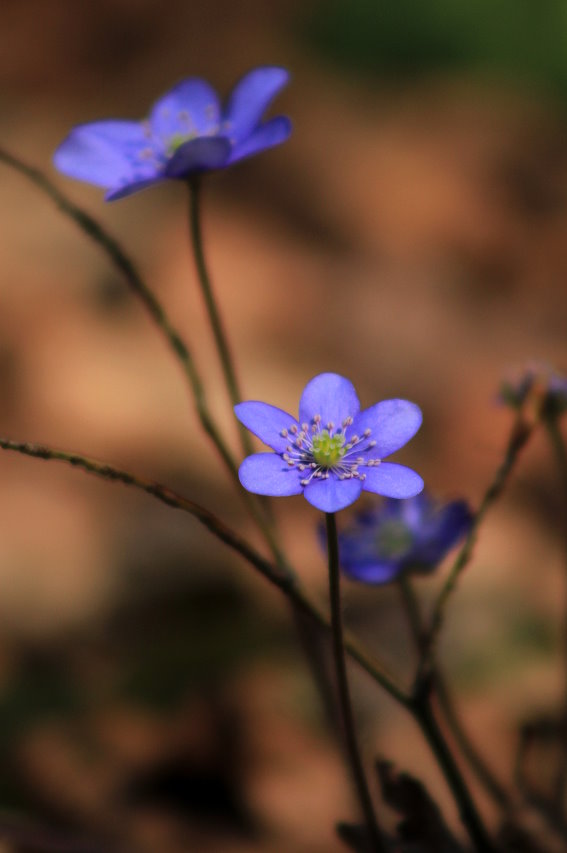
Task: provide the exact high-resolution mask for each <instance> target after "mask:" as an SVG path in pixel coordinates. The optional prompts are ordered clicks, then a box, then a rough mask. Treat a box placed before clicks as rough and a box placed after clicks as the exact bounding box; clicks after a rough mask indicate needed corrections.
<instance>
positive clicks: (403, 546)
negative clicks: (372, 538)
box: [376, 521, 413, 558]
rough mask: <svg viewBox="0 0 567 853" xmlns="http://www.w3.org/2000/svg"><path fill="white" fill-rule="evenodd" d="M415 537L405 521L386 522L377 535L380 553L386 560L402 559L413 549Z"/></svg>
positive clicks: (377, 545)
mask: <svg viewBox="0 0 567 853" xmlns="http://www.w3.org/2000/svg"><path fill="white" fill-rule="evenodd" d="M412 541H413V537H412V534H411V530H409V529H408V528H407V527H406V525H405V524H404V522H403V521H386V522H384V524H382V525H381V527H380V529H379V531H378V533H377V534H376V547H377V550H378V553H379V554H380V555H381V556H383V557H386V558H393V557H401V556H402V555H403V554H405V553H406V551H408V550H409V549H410V548H411V545H412Z"/></svg>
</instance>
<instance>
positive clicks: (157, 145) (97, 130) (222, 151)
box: [54, 66, 291, 201]
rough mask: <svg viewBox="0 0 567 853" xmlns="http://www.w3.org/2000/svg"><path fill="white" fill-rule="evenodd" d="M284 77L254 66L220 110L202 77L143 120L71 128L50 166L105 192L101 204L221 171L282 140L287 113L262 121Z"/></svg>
mask: <svg viewBox="0 0 567 853" xmlns="http://www.w3.org/2000/svg"><path fill="white" fill-rule="evenodd" d="M288 79H289V74H288V72H287V71H286V70H285V69H284V68H278V67H273V66H261V67H259V68H255V69H253V70H252V71H250V72H249V73H248V74H246V75H245V76H244V77H242V79H241V80H240V81H239V82H238V83H237V84H236V86H235V87H234V89H233V90H232V92H231V94H230V97H229V98H228V101H227V103H226V105H225V106H224V107H223V106H222V105H221V103H220V100H219V97H218V95H217V93H216V92H215V90H214V89H213V88H212V86H211V85H210V84H209V83H207V81H206V80H202V79H201V78H199V77H190V78H188V79H186V80H183V81H181V83H178V84H177V85H176V86H174V87H173V89H171V90H170V91H169V92H167V93H166V94H165V95H164V96H163V97H162V98H160V99H159V100H158V101H156V103H155V104H154V105H153V107H152V109H151V110H150V114H149V116H148V118H147V119H145V120H143V121H127V120H123V119H107V120H103V121H95V122H91V123H89V124H83V125H79V126H77V127H75V128H73V130H72V131H71V132H70V133H69V135H68V136H67V137H66V138H65V139H64V140H63V142H62V143H61V145H60V146H59V148H58V149H57V151H56V152H55V155H54V163H55V166H56V167H57V168H58V169H59V171H60V172H63V173H64V174H65V175H69V176H70V177H72V178H78V179H79V180H81V181H87V182H88V183H90V184H95V185H96V186H100V187H104V188H105V189H106V190H107V193H106V196H105V198H106V200H107V201H112V200H114V199H118V198H123V197H124V196H127V195H130V194H131V193H134V192H137V190H141V189H144V187H148V186H151V185H152V184H157V183H160V182H161V181H164V180H166V179H168V178H187V177H188V176H189V175H192V174H196V173H200V172H208V171H210V170H212V169H223V168H225V167H226V166H230V165H231V164H232V163H235V162H237V161H238V160H242V159H244V158H245V157H250V156H252V155H253V154H258V153H259V152H260V151H264V150H266V149H267V148H271V147H273V146H274V145H279V143H281V142H284V141H285V140H286V139H287V138H288V136H289V134H290V133H291V122H290V120H289V119H288V118H287V116H276V117H275V118H272V119H270V120H269V121H266V122H263V123H262V115H263V113H264V112H265V110H266V109H267V108H268V106H269V105H270V103H271V101H272V100H273V98H274V97H275V96H276V95H277V94H278V92H279V91H280V90H281V89H282V88H283V87H284V86H285V85H286V83H287V82H288Z"/></svg>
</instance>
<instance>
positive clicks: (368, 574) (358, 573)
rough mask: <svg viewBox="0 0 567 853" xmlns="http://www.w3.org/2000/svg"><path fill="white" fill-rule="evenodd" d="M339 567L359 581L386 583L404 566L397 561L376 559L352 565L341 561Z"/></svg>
mask: <svg viewBox="0 0 567 853" xmlns="http://www.w3.org/2000/svg"><path fill="white" fill-rule="evenodd" d="M341 568H342V570H343V572H344V574H345V575H348V577H350V578H352V579H353V580H356V581H360V582H361V583H372V584H386V583H390V582H391V581H393V580H395V579H396V578H397V577H399V575H400V573H401V572H402V571H403V568H404V567H403V565H401V564H400V563H399V562H397V563H396V562H393V561H385V562H383V563H381V562H379V561H378V560H377V561H376V562H369V563H366V564H359V565H352V566H351V565H349V564H346V563H344V562H343V563H342V564H341Z"/></svg>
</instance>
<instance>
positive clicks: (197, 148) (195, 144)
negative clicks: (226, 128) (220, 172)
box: [165, 136, 230, 178]
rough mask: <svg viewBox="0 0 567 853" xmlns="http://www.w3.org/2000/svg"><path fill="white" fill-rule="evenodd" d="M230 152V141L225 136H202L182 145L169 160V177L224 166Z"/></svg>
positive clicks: (167, 169)
mask: <svg viewBox="0 0 567 853" xmlns="http://www.w3.org/2000/svg"><path fill="white" fill-rule="evenodd" d="M229 154H230V142H229V141H228V139H226V137H224V136H200V137H197V139H190V140H189V142H185V143H183V145H180V146H179V148H178V149H177V151H176V152H175V154H173V156H172V157H171V159H169V160H168V162H167V165H166V167H165V174H166V176H167V177H168V178H183V177H185V176H186V175H189V174H191V173H192V172H207V171H209V170H210V169H219V168H220V167H221V166H224V165H225V163H226V161H227V159H228V155H229Z"/></svg>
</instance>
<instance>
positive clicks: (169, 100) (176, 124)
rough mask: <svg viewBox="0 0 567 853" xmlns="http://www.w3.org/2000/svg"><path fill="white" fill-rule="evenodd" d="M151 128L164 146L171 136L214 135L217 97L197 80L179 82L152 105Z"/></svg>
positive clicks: (197, 78) (202, 81)
mask: <svg viewBox="0 0 567 853" xmlns="http://www.w3.org/2000/svg"><path fill="white" fill-rule="evenodd" d="M150 125H151V128H152V132H153V133H154V134H155V135H156V136H158V137H160V138H161V139H162V140H163V141H164V142H167V140H169V139H170V138H171V137H172V136H173V137H175V136H193V137H196V136H204V135H206V134H210V133H217V132H218V130H219V125H220V103H219V98H218V95H217V93H216V92H215V90H214V89H213V87H212V86H211V85H210V84H209V83H207V81H206V80H201V79H200V78H199V77H189V78H187V79H186V80H182V81H181V83H178V84H177V86H174V87H173V89H170V91H169V92H167V94H165V95H164V96H163V98H160V99H159V101H156V103H155V104H154V105H153V107H152V111H151V113H150Z"/></svg>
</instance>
